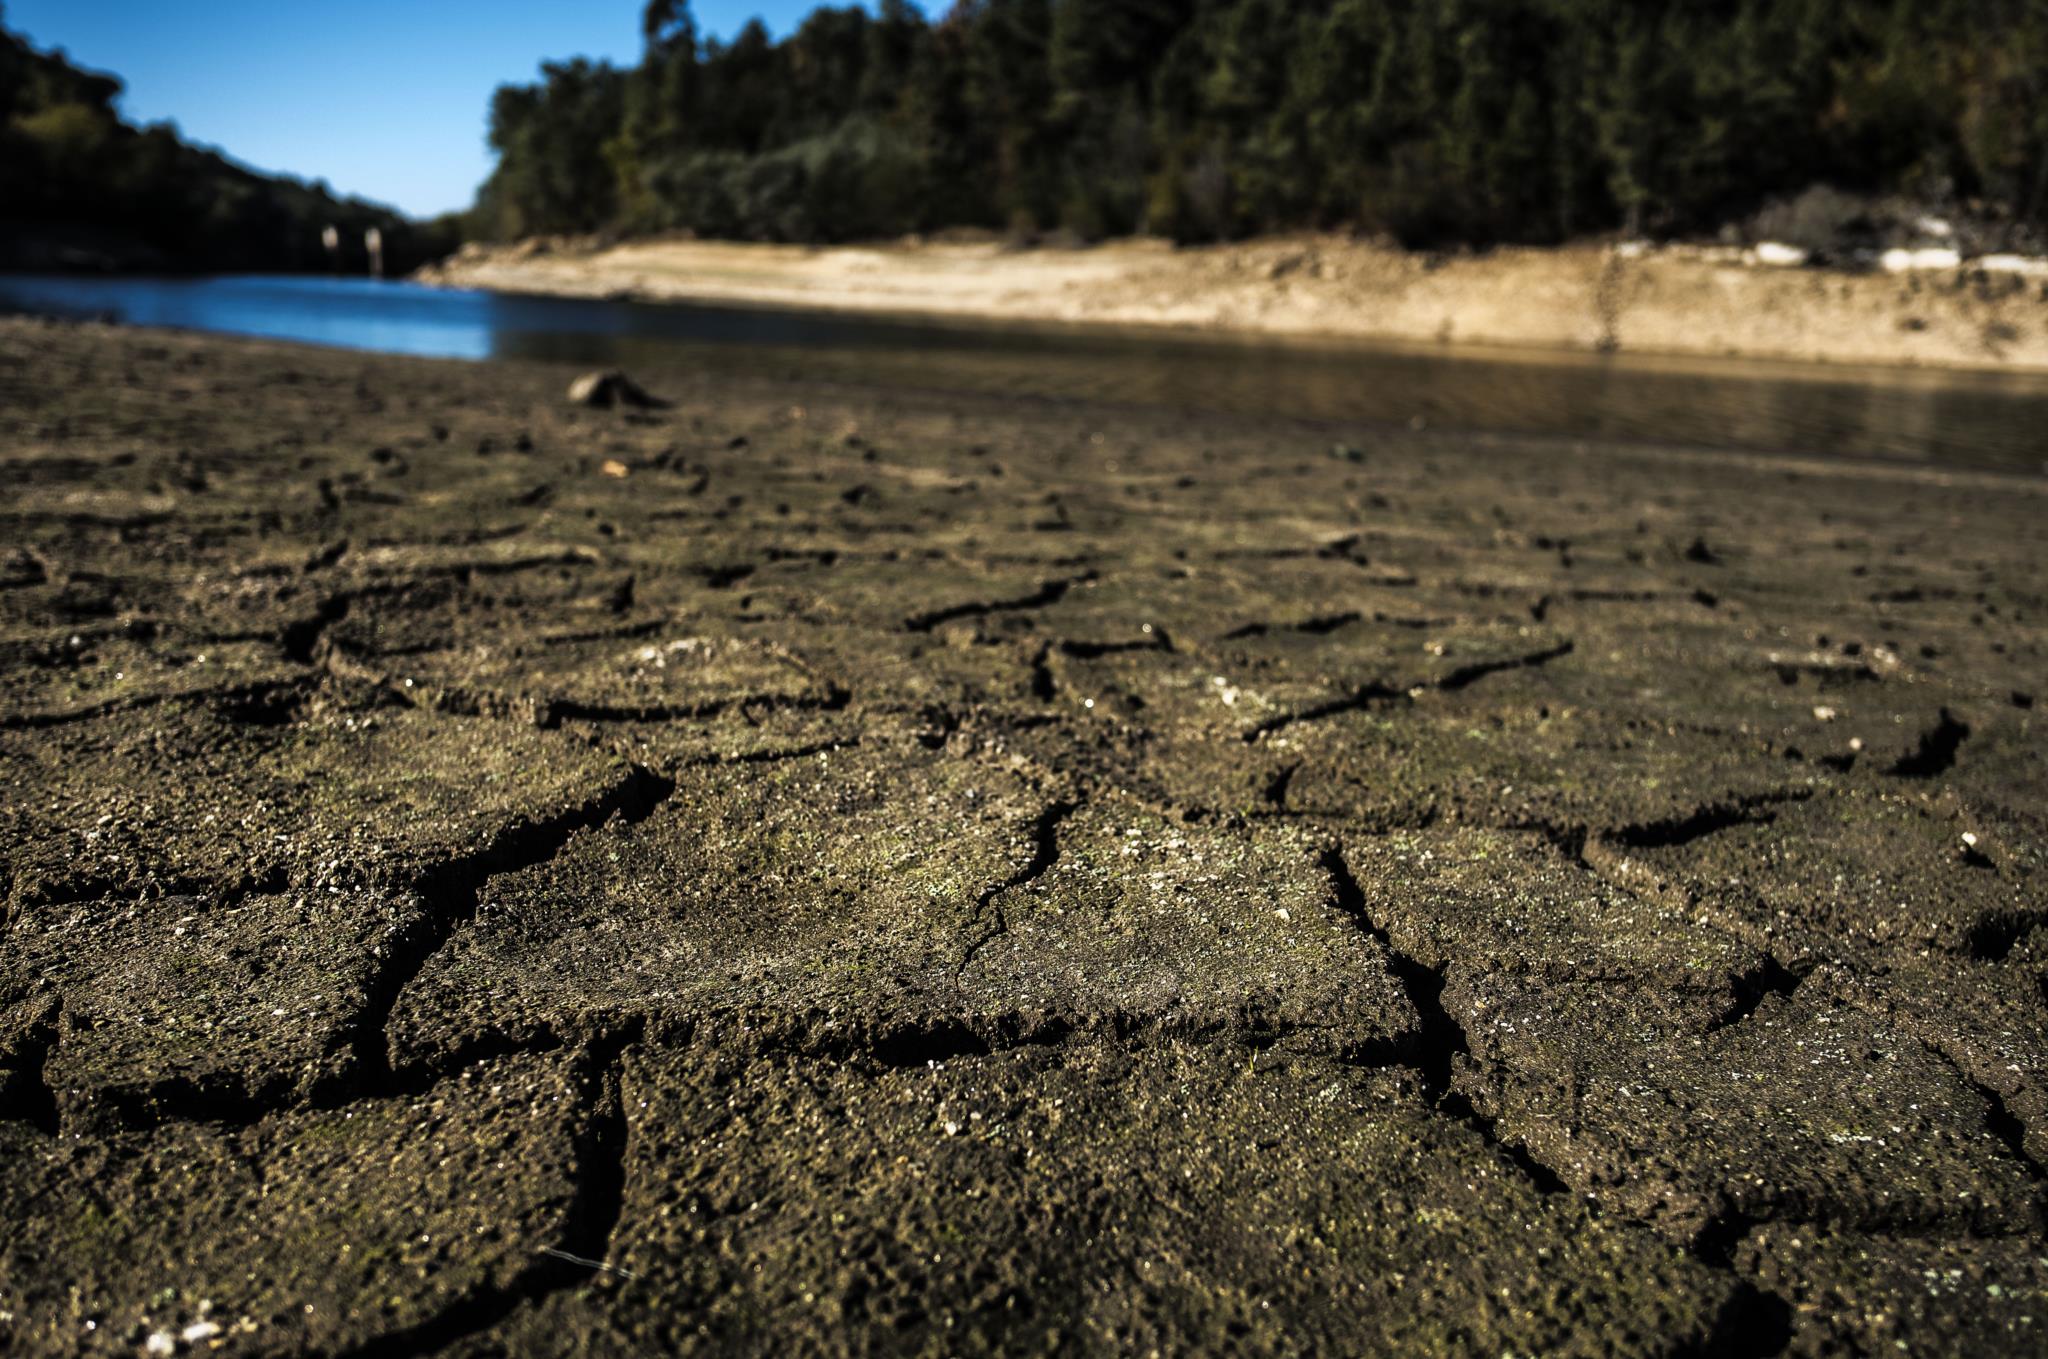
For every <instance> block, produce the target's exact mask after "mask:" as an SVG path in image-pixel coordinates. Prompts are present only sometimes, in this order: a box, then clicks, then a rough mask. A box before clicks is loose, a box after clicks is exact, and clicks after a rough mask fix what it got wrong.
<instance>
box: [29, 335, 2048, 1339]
mask: <svg viewBox="0 0 2048 1359" xmlns="http://www.w3.org/2000/svg"><path fill="white" fill-rule="evenodd" d="M569 376H570V374H568V373H566V372H564V371H562V370H559V369H556V368H551V367H546V366H539V365H519V364H490V365H456V364H441V363H432V362H425V361H413V360H402V359H389V358H376V357H368V356H363V355H351V354H341V353H332V352H322V351H318V350H303V349H293V348H288V347H283V346H275V345H266V344H258V343H250V342H238V341H223V340H202V339H195V338H191V337H182V336H174V335H161V334H150V333H142V332H123V331H114V330H108V329H104V328H98V327H65V326H51V325H40V324H35V323H28V322H7V323H5V324H0V398H4V400H0V441H4V446H0V460H4V465H5V468H6V469H7V472H8V475H9V477H10V481H9V490H8V494H7V496H6V498H5V502H4V504H0V526H4V534H5V540H6V547H5V548H4V550H0V892H4V900H5V913H6V914H5V927H6V934H5V946H4V948H0V1149H4V1152H5V1155H4V1156H0V1209H4V1211H5V1213H6V1220H7V1221H8V1222H9V1224H10V1227H11V1230H10V1231H9V1232H8V1233H7V1234H6V1239H5V1241H4V1242H0V1346H6V1347H9V1348H10V1350H11V1351H18V1352H22V1353H34V1354H41V1353H51V1354H68V1353H75V1352H87V1353H122V1352H126V1353H133V1352H135V1351H136V1350H138V1349H140V1348H143V1347H145V1346H147V1345H149V1344H151V1343H155V1344H156V1345H157V1347H158V1348H159V1349H161V1348H162V1347H163V1346H165V1345H169V1346H171V1347H173V1348H177V1347H180V1346H183V1347H187V1348H190V1349H193V1350H211V1349H214V1348H218V1349H221V1350H223V1351H226V1352H231V1353H252V1354H253V1353H263V1354H276V1353H346V1354H401V1353H437V1352H445V1353H451V1354H488V1353H503V1352H513V1353H538V1352H558V1351H564V1350H567V1351H571V1352H581V1353H591V1354H601V1353H602V1354H628V1353H644V1352H648V1351H650V1350H662V1351H671V1350H672V1351H688V1352H702V1353H712V1352H717V1353H729V1352H743V1353H762V1352H768V1351H782V1350H789V1349H792V1348H794V1349H797V1350H802V1351H806V1352H828V1353H831V1352H843V1353H854V1352H859V1353H875V1352H890V1353H897V1352H918V1353H994V1352H1001V1353H1023V1352H1038V1351H1047V1350H1053V1349H1061V1350H1079V1351H1082V1352H1091V1353H1124V1352H1130V1351H1133V1350H1156V1351H1159V1352H1168V1351H1174V1352H1178V1351H1196V1352H1229V1351H1246V1350H1258V1351H1262V1352H1265V1351H1272V1352H1288V1353H1355V1352H1386V1351H1396V1350H1398V1351H1402V1352H1410V1351H1413V1352H1427V1353H1446V1354H1453V1353H1471V1352H1482V1351H1483V1352H1487V1353H1499V1352H1504V1351H1508V1352H1515V1353H1583V1354H1609V1353H1611V1354H1638V1353H1653V1354H1654V1353H1668V1354H1681V1353H1683V1354H1694V1353H1713V1352H1727V1353H1774V1352H1787V1353H1801V1354H1805V1353H1814V1354H1820V1353H1856V1352H1868V1351H1870V1350H1872V1349H1875V1348H1882V1347H1888V1346H1896V1345H1901V1344H1903V1345H1904V1346H1906V1347H1907V1348H1909V1349H1916V1348H1941V1349H1948V1350H1955V1351H1958V1352H1970V1353H1983V1354H1996V1353H2012V1352H2024V1351H2029V1350H2038V1349H2040V1348H2041V1347H2042V1345H2043V1344H2044V1343H2048V1342H2044V1339H2043V1335H2042V1331H2041V1327H2042V1326H2043V1325H2044V1324H2048V1313H2043V1312H2042V1310H2041V1308H2040V1306H2039V1305H2038V1299H2039V1296H2040V1289H2041V1275H2040V1261H2041V1260H2042V1259H2044V1258H2048V1243H2044V1240H2043V1234H2042V1230H2043V1175H2042V1168H2043V1164H2044V1157H2048V1142H2044V1137H2048V1080H2044V1079H2043V1071H2044V1065H2043V1064H2044V1061H2048V1052H2044V1051H2043V1040H2042V1037H2041V1035H2042V1034H2044V1033H2048V991H2044V979H2048V931H2044V930H2043V929H2042V928H2041V926H2042V924H2043V923H2044V921H2048V890H2044V883H2048V879H2044V876H2043V873H2044V867H2048V864H2044V855H2048V776H2044V771H2043V766H2042V763H2041V759H2040V753H2041V740H2042V733H2041V731H2040V728H2039V720H2040V719H2039V717H2038V715H2037V710H2036V708H2035V698H2036V696H2037V695H2038V694H2039V693H2040V692H2041V691H2042V688H2043V680H2044V653H2043V644H2042V643H2043V631H2042V622H2041V617H2040V610H2041V608H2042V604H2043V601H2044V600H2048V589H2044V581H2043V570H2044V566H2048V542H2044V532H2043V529H2042V525H2043V523H2044V522H2048V517H2044V516H2043V514H2042V513H2041V511H2042V509H2043V500H2044V496H2048V488H2044V486H2043V484H2042V483H2041V482H2039V481H2038V480H2029V479H2022V478H1996V477H1989V476H1982V475H1975V474H1962V473H1944V472H1938V471H1933V470H1929V469H1908V468H1899V467H1879V466H1871V465H1864V464H1855V463H1832V464H1830V463H1823V462H1816V461H1812V460H1800V459H1794V458H1743V457H1734V456H1720V455H1707V454H1697V453H1686V452H1683V451H1674V450H1654V449H1638V448H1630V447H1625V446H1616V445H1586V446H1578V447H1567V446H1563V445H1559V444H1556V443H1544V442H1536V441H1517V440H1512V439H1504V438H1495V437H1479V436H1469V437H1461V436H1449V435H1434V434H1427V433H1415V432H1409V431H1403V432H1398V433H1396V432H1385V431H1382V432H1377V433H1375V432H1369V431H1345V432H1344V438H1345V440H1346V445H1347V447H1349V448H1355V449H1356V450H1357V451H1358V452H1359V453H1360V454H1362V458H1359V459H1354V458H1352V457H1349V456H1346V457H1331V456H1330V454H1329V447H1330V438H1331V432H1330V431H1329V430H1328V429H1327V428H1323V427H1320V426H1315V425H1310V424H1305V423H1304V424H1298V425H1297V424H1292V423H1289V422H1285V421H1271V420H1268V421H1258V422H1250V421H1229V420H1218V419H1215V418H1208V417H1204V418H1200V419H1196V418H1192V417H1181V416H1176V415H1172V414H1166V413H1156V412H1155V413H1141V412H1132V411H1129V410H1114V409H1107V408H1098V407H1090V406H1050V405H1044V404H1036V403H1029V402H1018V401H1006V400H999V399H993V398H990V399H979V398H976V399H953V398H948V399H940V398H937V397H925V396H913V395H904V394H901V393H897V394H890V395H887V396H882V395H877V394H874V393H866V392H862V391H858V390H851V389H841V390H834V389H826V388H820V387H815V386H812V387H800V386H796V385H793V384H790V383H787V382H781V381H773V380H767V379H762V380H734V379H732V378H730V377H726V376H718V377H713V376H707V375H702V374H692V373H688V372H647V373H636V374H635V376H636V377H637V378H639V379H640V380H641V381H642V382H643V383H645V384H646V385H647V386H648V387H650V388H651V389H652V390H654V391H656V392H658V393H659V394H661V395H662V396H664V397H668V398H670V399H672V401H673V402H674V404H673V405H672V406H670V407H668V408H666V409H663V410H659V411H631V412H624V411H622V412H605V411H592V410H587V409H582V408H575V407H571V406H570V405H568V404H567V403H566V402H564V401H563V400H562V392H563V390H564V388H565V387H566V386H567V383H568V378H569ZM1972 1290H1974V1292H1973V1291H1972ZM1993 1290H1996V1291H1993ZM1978 1295H1981V1296H1978Z"/></svg>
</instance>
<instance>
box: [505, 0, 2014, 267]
mask: <svg viewBox="0 0 2048 1359" xmlns="http://www.w3.org/2000/svg"><path fill="white" fill-rule="evenodd" d="M644 31H645V38H646V48H645V53H644V56H643V57H642V59H641V61H640V63H639V64H638V65H637V66H636V67H634V68H632V69H630V70H619V69H616V68H613V67H610V66H607V65H601V64H593V63H590V62H587V61H571V62H564V63H558V64H549V65H546V66H544V67H543V68H542V76H543V78H542V79H541V80H540V81H539V82H538V83H535V84H532V85H525V86H507V87H505V88H502V89H500V90H499V91H498V92H497V94H496V97H495V99H494V100H493V103H492V106H491V111H490V137H491V144H492V146H493V147H494V148H495V149H496V151H497V152H498V156H499V160H498V165H497V168H496V171H495V172H494V173H493V175H492V176H491V178H490V180H489V181H488V183H487V184H486V185H485V186H484V189H483V191H482V192H481V194H480V195H479V198H478V201H477V205H476V207H475V209H474V210H473V212H472V214H471V216H470V230H471V231H472V233H473V234H477V235H482V236H486V237H493V238H505V237H512V236H519V235H526V234H533V233H545V232H583V231H596V230H618V231H626V232H643V231H659V230H675V229H689V230H693V231H696V232H698V233H700V234H703V235H707V236H721V237H741V238H755V239H767V240H786V241H830V240H845V239H852V238H860V237H874V236H884V235H893V234H898V233H904V232H912V231H932V230H935V229H939V228H945V227H956V226H973V227H987V228H995V229H999V230H1008V231H1015V232H1020V233H1032V232H1037V231H1044V230H1052V229H1061V230H1064V231H1066V232H1070V233H1073V234H1075V235H1078V236H1080V237H1083V238H1096V237H1100V236H1106V235H1115V234H1122V233H1128V232H1134V231H1148V232H1154V233H1160V234H1165V235H1169V236H1172V237H1174V238H1176V239H1179V240H1210V239H1217V238H1229V237H1235V236H1241V235H1246V234H1251V233H1256V232H1264V231H1274V230H1286V229H1298V228H1320V229H1350V230H1357V231H1362V232H1368V233H1386V234H1388V235H1391V236H1393V237H1395V238H1398V239H1399V240H1401V241H1403V242H1406V243H1409V244H1432V245H1435V244H1447V243H1472V244H1486V243H1491V242H1500V241H1530V242H1544V241H1555V240H1560V239H1563V238H1566V237H1570V236H1575V235H1581V234H1585V233H1589V232H1599V231H1607V230H1613V229H1617V228H1621V229H1628V230H1631V231H1641V232H1646V233H1650V234H1653V235H1667V236H1668V235H1678V234H1685V233H1697V232H1703V231H1707V230H1711V229H1713V228H1715V227H1718V226H1720V225H1721V224H1723V223H1726V222H1729V221H1732V220H1735V219H1738V218H1740V217H1742V216H1744V215H1745V214H1748V213H1750V212H1752V211H1754V210H1755V209H1757V208H1758V207H1759V205H1761V204H1763V203H1765V202H1767V201H1769V200H1771V199H1773V198H1776V197H1780V196H1784V195H1789V194H1792V193H1795V192H1797V191H1799V190H1802V189H1804V188H1807V187H1808V186H1812V185H1816V184H1828V185H1832V186H1834V187H1835V188H1837V189H1841V190H1845V191H1848V192H1849V193H1852V194H1854V193H1872V194H1878V193H1881V194H1896V195H1903V196H1906V197H1909V198H1911V199H1912V200H1914V201H1915V202H1918V203H1923V204H1926V205H1928V206H1930V207H1932V208H1939V209H1961V210H1965V211H1969V212H1971V213H1973V215H1974V217H1975V219H1976V220H1979V221H1985V222H1991V223H1994V224H1997V223H2002V224H2003V226H2002V227H2001V228H2000V229H2001V230H2002V231H2003V232H2004V233H2006V234H2007V235H2009V236H2013V237H2016V238H2020V239H2025V238H2028V237H2029V236H2030V234H2031V233H2033V232H2036V231H2037V230H2038V229H2039V228H2040V227H2041V225H2042V224H2043V222H2044V218H2048V0H1666V3H1659V4H1642V3H1637V2H1636V0H961V3H958V4H956V5H955V6H954V7H953V8H952V9H951V10H950V11H948V12H946V13H945V14H944V15H943V17H940V18H938V19H936V20H927V19H926V18H925V17H924V16H923V15H921V14H920V13H918V12H917V11H916V10H914V9H912V8H911V7H909V6H908V5H907V4H905V3H903V0H882V3H881V4H880V6H879V8H878V10H877V11H876V12H875V13H872V14H870V13H867V12H864V11H862V10H859V9H851V8H849V9H820V10H818V11H817V12H815V13H814V14H812V15H811V16H810V17H809V19H807V20H806V21H805V22H804V24H803V25H802V27H801V28H800V29H798V31H796V32H795V33H794V34H792V35H790V36H789V37H788V38H786V39H784V40H782V41H780V42H777V41H773V40H772V39H771V38H770V36H769V34H768V33H767V32H766V31H765V30H764V29H763V28H762V27H761V26H760V25H759V24H754V25H751V26H749V27H747V28H746V29H744V30H742V31H741V32H740V33H739V34H738V35H737V36H735V37H734V38H733V39H732V40H731V41H729V42H727V41H719V40H715V39H713V40H705V39H703V38H701V37H700V36H699V34H698V32H697V30H696V28H695V26H694V24H693V22H692V20H691V16H690V13H689V10H688V7H687V4H686V0H653V2H652V3H650V4H649V5H648V6H647V8H646V12H645V21H644Z"/></svg>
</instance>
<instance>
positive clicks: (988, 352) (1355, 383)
mask: <svg viewBox="0 0 2048 1359" xmlns="http://www.w3.org/2000/svg"><path fill="white" fill-rule="evenodd" d="M8 310H11V311H32V312H40V313H48V314H56V315H66V316H103V317H108V318H111V319H115V320H119V321H124V322H128V323H131V324H135V325H152V326H175V327H182V328H187V329H193V330H210V331H223V332H229V333H234V334H243V335H258V336H267V337H272V338H277V339H287V340H303V341H309V342H312V343H316V344H328V345H340V346H345V347H349V348H358V349H373V350H383V351H388V352H394V353H403V354H419V355H428V356H435V357H453V358H464V359H482V358H501V357H512V358H536V359H552V360H563V361H569V362H575V363H581V364H620V365H625V366H630V365H635V364H638V365H642V366H646V367H652V366H655V365H658V364H673V363H679V362H680V363H687V364H690V365H692V366H695V367H698V368H701V369H708V370H710V371H714V372H746V373H763V374H773V375H777V376H786V377H794V378H799V379H811V380H820V381H832V382H845V383H851V384H857V385H870V386H881V387H898V388H917V389H923V390H937V391H953V392H978V393H989V394H999V395H1007V396H1033V397H1050V398H1067V399H1085V400H1091V401H1108V402H1117V403H1126V404H1134V405H1148V406H1169V407H1178V408H1186V409H1192V410H1204V411H1218V412H1228V413H1233V414H1252V415H1266V414H1274V415H1284V416H1293V417H1303V418H1309V419H1319V420H1331V421H1361V422H1375V423H1388V424H1413V423H1418V422H1420V423H1424V424H1428V425H1430V426H1433V427H1440V428H1459V429H1488V430H1512V431H1520V432H1528V433H1540V434H1552V435H1563V436H1567V437H1576V438H1586V439H1607V440H1624V441H1643V442H1655V443H1675V444H1688V445H1701V446H1707V447H1715V448H1748V449H1767V450H1774V451H1775V450H1793V451H1798V452H1804V453H1824V454H1845V455H1853V456H1860V457H1879V458H1888V459H1900V460H1909V461H1915V462H1930V463H1941V464H1947V465H1960V466H1976V467H1991V468H2001V469H2007V470H2014V471H2027V472H2042V471H2048V461H2044V460H2048V438H2044V436H2043V434H2042V431H2043V430H2044V429H2048V377H2042V376H2029V375H2009V374H1994V373H1941V372H1935V371H1915V370H1874V369H1797V368H1790V367H1787V366H1782V365H1766V364H1747V363H1733V362H1729V363H1718V362H1701V361H1694V360H1660V359H1655V358H1648V357H1635V356H1629V357H1622V358H1616V359H1603V358H1597V357H1592V356H1579V355H1550V354H1545V355H1534V354H1527V355H1524V354H1506V353H1501V354H1493V353H1489V354H1486V355H1484V356H1475V355H1474V354H1473V353H1472V352H1471V351H1446V350H1437V349H1424V348H1400V347H1380V346H1365V345H1340V344H1322V343H1303V342H1296V341H1281V340H1275V341H1259V340H1238V339H1233V340H1221V339H1214V338H1207V337H1188V336H1179V335H1169V334H1155V333H1143V332H1129V331H1114V332H1110V331H1098V330H1077V329H1064V328H1054V327H1042V326H1004V325H994V324H953V323H942V322H918V321H905V320H890V319H878V318H872V317H862V316H853V315H843V314H832V313H821V312H799V311H782V310H769V309H749V308H739V307H704V306H680V305H656V304H648V303H638V302H629V301H605V300H582V299H565V298H528V297H504V296H498V295H494V294H489V293H474V292H453V291H444V290H437V289H429V288H421V287H417V286H414V285H411V284H405V283H373V282H370V281H367V280H359V279H319V278H276V277H239V278H208V279H134V278H120V279H85V278H52V277H41V276H0V311H8Z"/></svg>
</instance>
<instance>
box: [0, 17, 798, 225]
mask: <svg viewBox="0 0 2048 1359" xmlns="http://www.w3.org/2000/svg"><path fill="white" fill-rule="evenodd" d="M4 6H5V8H4V22H5V23H6V25H7V27H9V28H11V29H13V30H15V31H16V32H18V33H26V34H27V35H28V36H29V38H30V39H31V40H32V41H34V43H35V44H36V46H38V47H41V48H45V49H47V48H51V47H62V48H63V49H64V50H65V51H66V52H68V53H70V55H71V57H72V59H73V60H74V61H76V62H78V63H79V64H80V65H82V66H89V67H93V68H95V69H97V70H102V71H111V72H112V73H114V74H115V75H118V76H120V77H121V78H122V79H123V80H124V81H126V82H127V85H128V92H127V95H126V96H125V98H124V99H123V101H122V110H123V112H125V113H126V114H127V115H128V117H129V118H131V119H133V120H134V121H136V122H145V123H147V122H157V121H159V120H163V119H169V120H170V121H172V122H175V123H176V124H177V125H178V126H179V128H180V129H181V130H183V132H184V133H185V135H186V136H187V137H189V138H191V139H192V140H194V141H199V142H204V143H207V144H208V145H212V146H217V147H219V148H221V149H222V150H223V151H226V152H227V153H228V154H229V155H231V156H233V157H235V158H236V159H237V160H240V161H242V162H243V163H245V164H248V165H253V166H256V167H257V168H259V169H264V170H280V171H286V172H288V173H291V174H295V175H299V176H301V177H303V178H306V179H325V180H326V181H327V182H328V183H330V184H332V185H333V186H334V187H335V188H336V189H338V190H340V191H342V192H344V193H354V194H361V195H363V196H364V197H366V198H372V199H376V200H378V201H379V202H384V203H391V204H394V205H396V206H397V207H399V208H402V209H404V210H405V211H407V212H411V213H415V214H422V215H424V214H430V213H435V212H441V211H445V210H446V209H449V208H459V207H464V206H467V204H468V203H469V200H470V197H471V195H472V194H473V193H474V192H475V191H476V186H477V184H478V183H479V182H481V181H482V179H483V177H484V176H485V174H487V173H488V172H489V170H490V154H489V151H488V149H487V148H486V147H485V145H484V114H485V109H486V106H487V105H488V103H489V101H490V95H491V91H492V90H493V89H495V88H496V87H497V86H499V85H501V84H503V83H504V82H506V81H508V80H528V79H531V78H532V77H533V75H534V73H535V68H536V67H537V66H538V65H539V63H540V61H541V60H542V59H543V58H550V59H553V58H561V57H571V56H579V55H581V56H591V57H606V58H610V59H611V60H612V61H614V62H619V63H622V64H623V63H631V62H633V61H635V60H637V59H638V56H639V51H640V10H641V3H640V0H325V2H324V3H322V2H320V0H4ZM815 7H816V0H695V3H693V4H692V6H691V8H692V10H693V12H694V13H695V14H696V16H697V26H698V28H699V29H700V30H701V31H702V32H704V33H706V34H716V35H719V36H730V35H731V34H733V33H734V32H736V31H738V29H739V28H740V26H741V25H742V24H744V23H745V22H746V21H747V20H748V19H749V18H751V17H753V16H754V15H756V14H758V15H760V16H761V17H762V18H763V19H764V20H766V22H767V24H768V26H769V28H770V29H771V30H772V31H774V32H775V33H776V34H777V35H778V36H780V35H781V34H783V33H786V32H787V31H789V29H790V28H791V27H793V26H794V25H795V23H796V22H797V21H798V20H800V19H801V18H802V17H803V16H804V15H805V14H807V13H809V12H810V11H811V10H812V9H813V8H815Z"/></svg>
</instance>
